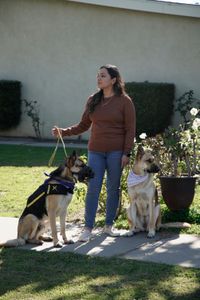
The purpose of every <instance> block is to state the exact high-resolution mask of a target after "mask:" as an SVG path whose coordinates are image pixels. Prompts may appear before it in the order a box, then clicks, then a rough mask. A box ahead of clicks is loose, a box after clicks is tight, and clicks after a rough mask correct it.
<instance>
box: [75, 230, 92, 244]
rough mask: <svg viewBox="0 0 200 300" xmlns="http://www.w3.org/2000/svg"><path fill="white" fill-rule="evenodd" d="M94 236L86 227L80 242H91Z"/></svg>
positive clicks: (79, 239)
mask: <svg viewBox="0 0 200 300" xmlns="http://www.w3.org/2000/svg"><path fill="white" fill-rule="evenodd" d="M91 238H92V233H91V231H90V230H89V229H85V230H84V231H83V232H82V233H81V235H80V236H79V238H78V241H79V242H89V241H90V240H91Z"/></svg>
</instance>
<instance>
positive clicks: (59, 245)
mask: <svg viewBox="0 0 200 300" xmlns="http://www.w3.org/2000/svg"><path fill="white" fill-rule="evenodd" d="M53 246H54V248H62V246H63V244H62V243H61V242H57V243H56V244H54V245H53Z"/></svg>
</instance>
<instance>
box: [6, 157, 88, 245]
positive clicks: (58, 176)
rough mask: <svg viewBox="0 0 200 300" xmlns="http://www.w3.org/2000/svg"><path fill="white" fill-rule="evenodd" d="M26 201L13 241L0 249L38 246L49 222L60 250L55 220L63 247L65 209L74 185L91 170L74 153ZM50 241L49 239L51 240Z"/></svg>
mask: <svg viewBox="0 0 200 300" xmlns="http://www.w3.org/2000/svg"><path fill="white" fill-rule="evenodd" d="M48 176H49V179H47V180H46V181H45V182H44V184H43V185H41V186H40V187H39V188H38V189H37V190H36V191H35V192H34V193H33V194H32V195H31V196H30V197H29V198H28V200H27V205H26V207H25V209H24V211H23V213H22V215H21V217H20V219H19V222H18V236H17V239H14V240H9V241H7V242H5V243H0V247H14V246H21V245H24V244H25V243H31V244H37V245H41V244H42V243H43V242H42V240H45V239H44V238H43V237H42V235H43V233H44V232H45V231H46V230H47V228H48V225H49V223H50V228H51V232H52V239H53V245H54V247H62V243H61V242H59V240H58V235H57V229H56V217H57V216H59V217H60V227H61V235H62V239H63V242H64V244H68V243H71V242H72V241H69V240H68V239H67V237H66V233H65V219H66V213H67V207H68V205H69V203H70V201H71V199H72V195H73V189H74V184H75V182H76V181H77V180H78V181H80V182H84V181H85V180H87V179H89V178H92V177H93V176H94V174H93V172H92V170H91V168H89V167H88V166H86V165H85V164H84V162H83V160H81V159H80V158H78V157H77V155H76V153H75V152H73V154H72V155H71V156H70V157H68V158H67V159H66V162H65V163H64V164H63V165H60V166H59V167H58V168H57V169H56V170H54V171H53V172H51V173H50V175H48ZM52 239H50V240H52Z"/></svg>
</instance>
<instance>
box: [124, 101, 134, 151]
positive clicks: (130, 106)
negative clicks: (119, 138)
mask: <svg viewBox="0 0 200 300" xmlns="http://www.w3.org/2000/svg"><path fill="white" fill-rule="evenodd" d="M124 122H125V142H124V150H123V151H124V153H125V154H128V153H130V152H131V150H132V147H133V143H134V138H135V132H136V113H135V106H134V103H133V101H132V100H131V99H130V98H129V97H125V105H124Z"/></svg>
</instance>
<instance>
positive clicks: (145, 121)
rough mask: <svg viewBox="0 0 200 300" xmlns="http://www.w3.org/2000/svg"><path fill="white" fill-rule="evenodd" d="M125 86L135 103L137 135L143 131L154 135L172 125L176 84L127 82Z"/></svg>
mask: <svg viewBox="0 0 200 300" xmlns="http://www.w3.org/2000/svg"><path fill="white" fill-rule="evenodd" d="M125 88H126V92H127V93H128V95H129V96H130V97H131V98H132V99H133V101H134V104H135V108H136V114H137V118H136V120H137V121H136V130H137V136H139V135H140V134H141V133H143V132H145V133H146V134H147V135H148V136H154V135H156V134H157V133H161V132H163V131H164V130H165V129H166V128H167V127H168V126H169V125H170V122H171V117H172V114H173V107H174V105H173V103H174V97H175V86H174V84H171V83H150V82H127V83H126V84H125Z"/></svg>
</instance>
